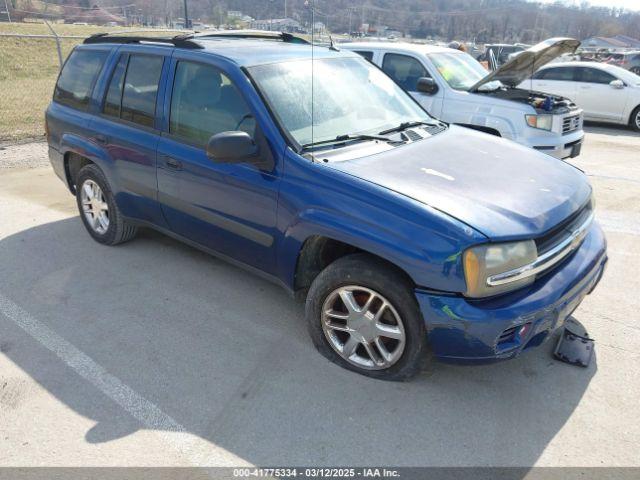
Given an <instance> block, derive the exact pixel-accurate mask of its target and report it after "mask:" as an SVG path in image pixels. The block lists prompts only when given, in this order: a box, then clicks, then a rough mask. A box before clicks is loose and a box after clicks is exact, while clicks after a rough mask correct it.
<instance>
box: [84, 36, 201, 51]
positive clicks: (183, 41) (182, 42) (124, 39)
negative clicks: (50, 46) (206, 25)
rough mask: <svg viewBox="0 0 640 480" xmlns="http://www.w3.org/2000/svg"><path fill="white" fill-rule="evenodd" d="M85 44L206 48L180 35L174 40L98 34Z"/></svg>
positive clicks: (173, 38)
mask: <svg viewBox="0 0 640 480" xmlns="http://www.w3.org/2000/svg"><path fill="white" fill-rule="evenodd" d="M83 43H85V44H95V43H121V44H130V43H155V44H160V45H171V46H174V47H178V48H204V47H203V46H202V45H200V44H198V43H196V42H192V41H190V38H189V36H188V35H178V36H175V37H172V38H166V37H141V36H118V35H109V34H108V33H96V34H94V35H91V36H90V37H88V38H85V40H84V42H83Z"/></svg>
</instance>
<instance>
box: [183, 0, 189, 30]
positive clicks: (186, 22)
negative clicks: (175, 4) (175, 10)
mask: <svg viewBox="0 0 640 480" xmlns="http://www.w3.org/2000/svg"><path fill="white" fill-rule="evenodd" d="M184 28H185V29H188V28H189V13H188V11H187V0H184Z"/></svg>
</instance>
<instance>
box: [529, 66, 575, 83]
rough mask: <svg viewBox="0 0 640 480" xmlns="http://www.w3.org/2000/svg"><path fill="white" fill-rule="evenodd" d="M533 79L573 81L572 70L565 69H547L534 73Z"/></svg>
mask: <svg viewBox="0 0 640 480" xmlns="http://www.w3.org/2000/svg"><path fill="white" fill-rule="evenodd" d="M533 78H535V79H537V80H558V81H565V82H570V81H572V80H573V79H574V69H573V68H570V67H567V68H547V69H545V70H540V71H539V72H536V74H535V75H534V76H533Z"/></svg>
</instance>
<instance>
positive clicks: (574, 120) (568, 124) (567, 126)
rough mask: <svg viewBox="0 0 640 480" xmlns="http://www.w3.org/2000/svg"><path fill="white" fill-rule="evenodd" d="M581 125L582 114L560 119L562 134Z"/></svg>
mask: <svg viewBox="0 0 640 480" xmlns="http://www.w3.org/2000/svg"><path fill="white" fill-rule="evenodd" d="M581 127H582V114H580V113H578V114H577V115H570V116H568V117H564V118H563V119H562V134H563V135H566V134H568V133H571V132H575V131H576V130H578V129H580V128H581Z"/></svg>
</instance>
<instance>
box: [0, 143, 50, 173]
mask: <svg viewBox="0 0 640 480" xmlns="http://www.w3.org/2000/svg"><path fill="white" fill-rule="evenodd" d="M48 165H49V159H48V158H47V144H46V143H45V142H28V143H17V144H0V169H7V168H38V167H46V166H48Z"/></svg>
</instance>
